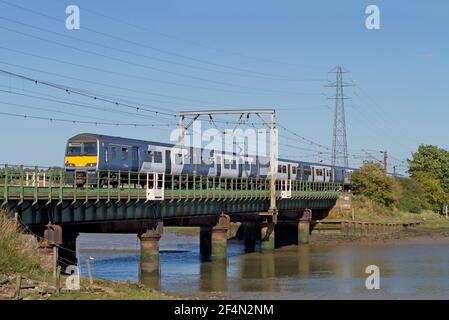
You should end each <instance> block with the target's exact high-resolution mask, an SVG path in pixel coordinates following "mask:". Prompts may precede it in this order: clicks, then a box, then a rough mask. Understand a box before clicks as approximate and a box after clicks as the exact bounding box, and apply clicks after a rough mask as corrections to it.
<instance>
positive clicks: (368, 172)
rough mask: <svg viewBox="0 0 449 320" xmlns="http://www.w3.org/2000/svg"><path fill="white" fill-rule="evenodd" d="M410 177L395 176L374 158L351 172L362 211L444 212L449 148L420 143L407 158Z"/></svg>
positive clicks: (448, 196)
mask: <svg viewBox="0 0 449 320" xmlns="http://www.w3.org/2000/svg"><path fill="white" fill-rule="evenodd" d="M408 164H409V173H410V177H401V178H397V177H396V178H393V177H389V176H387V175H386V174H385V172H384V170H383V168H382V167H381V166H380V165H379V164H377V163H373V162H365V163H364V165H363V166H362V167H361V168H360V169H358V170H355V171H354V172H353V174H352V176H351V180H352V183H353V189H352V190H353V193H354V195H355V197H356V202H355V203H356V204H358V209H360V210H361V211H362V212H364V211H366V212H369V211H371V212H372V211H373V210H374V211H376V212H378V213H379V214H381V215H382V213H385V212H390V213H392V214H396V215H397V214H398V212H409V213H414V214H421V213H423V212H427V211H432V212H435V213H441V212H442V208H443V206H444V205H446V204H449V151H447V150H444V149H441V148H438V147H436V146H432V145H421V146H420V147H419V148H418V150H417V151H416V152H415V153H413V157H412V159H410V160H408Z"/></svg>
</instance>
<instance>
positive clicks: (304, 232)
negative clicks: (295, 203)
mask: <svg viewBox="0 0 449 320" xmlns="http://www.w3.org/2000/svg"><path fill="white" fill-rule="evenodd" d="M311 220H312V210H310V209H305V210H304V213H303V215H302V217H301V218H300V219H299V223H298V245H300V244H308V243H309V237H310V221H311Z"/></svg>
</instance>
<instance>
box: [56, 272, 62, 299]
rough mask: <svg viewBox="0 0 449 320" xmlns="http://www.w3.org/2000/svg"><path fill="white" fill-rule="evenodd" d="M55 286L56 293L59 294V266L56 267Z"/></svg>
mask: <svg viewBox="0 0 449 320" xmlns="http://www.w3.org/2000/svg"><path fill="white" fill-rule="evenodd" d="M55 287H56V294H60V293H61V266H58V267H57V268H56V283H55Z"/></svg>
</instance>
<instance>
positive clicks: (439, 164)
mask: <svg viewBox="0 0 449 320" xmlns="http://www.w3.org/2000/svg"><path fill="white" fill-rule="evenodd" d="M407 161H408V164H409V173H410V175H411V176H412V178H413V177H415V176H416V175H418V174H419V173H426V174H430V175H431V176H432V177H434V178H436V179H438V180H440V181H441V185H442V187H443V188H444V190H445V191H446V192H449V151H447V150H444V149H441V148H438V147H436V146H432V145H420V146H419V148H418V151H417V152H415V153H413V154H412V159H411V160H407Z"/></svg>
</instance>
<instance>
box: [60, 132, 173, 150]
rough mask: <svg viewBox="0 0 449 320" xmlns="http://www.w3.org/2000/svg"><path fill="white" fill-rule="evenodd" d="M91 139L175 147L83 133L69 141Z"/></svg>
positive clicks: (147, 141) (153, 142)
mask: <svg viewBox="0 0 449 320" xmlns="http://www.w3.org/2000/svg"><path fill="white" fill-rule="evenodd" d="M89 139H98V140H99V141H104V142H115V143H123V144H136V143H138V144H148V143H150V144H157V145H161V146H165V147H173V146H174V144H172V143H163V142H157V141H150V140H140V139H130V138H123V137H117V136H107V135H103V134H95V133H81V134H77V135H76V136H73V137H71V138H70V139H69V140H89Z"/></svg>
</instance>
